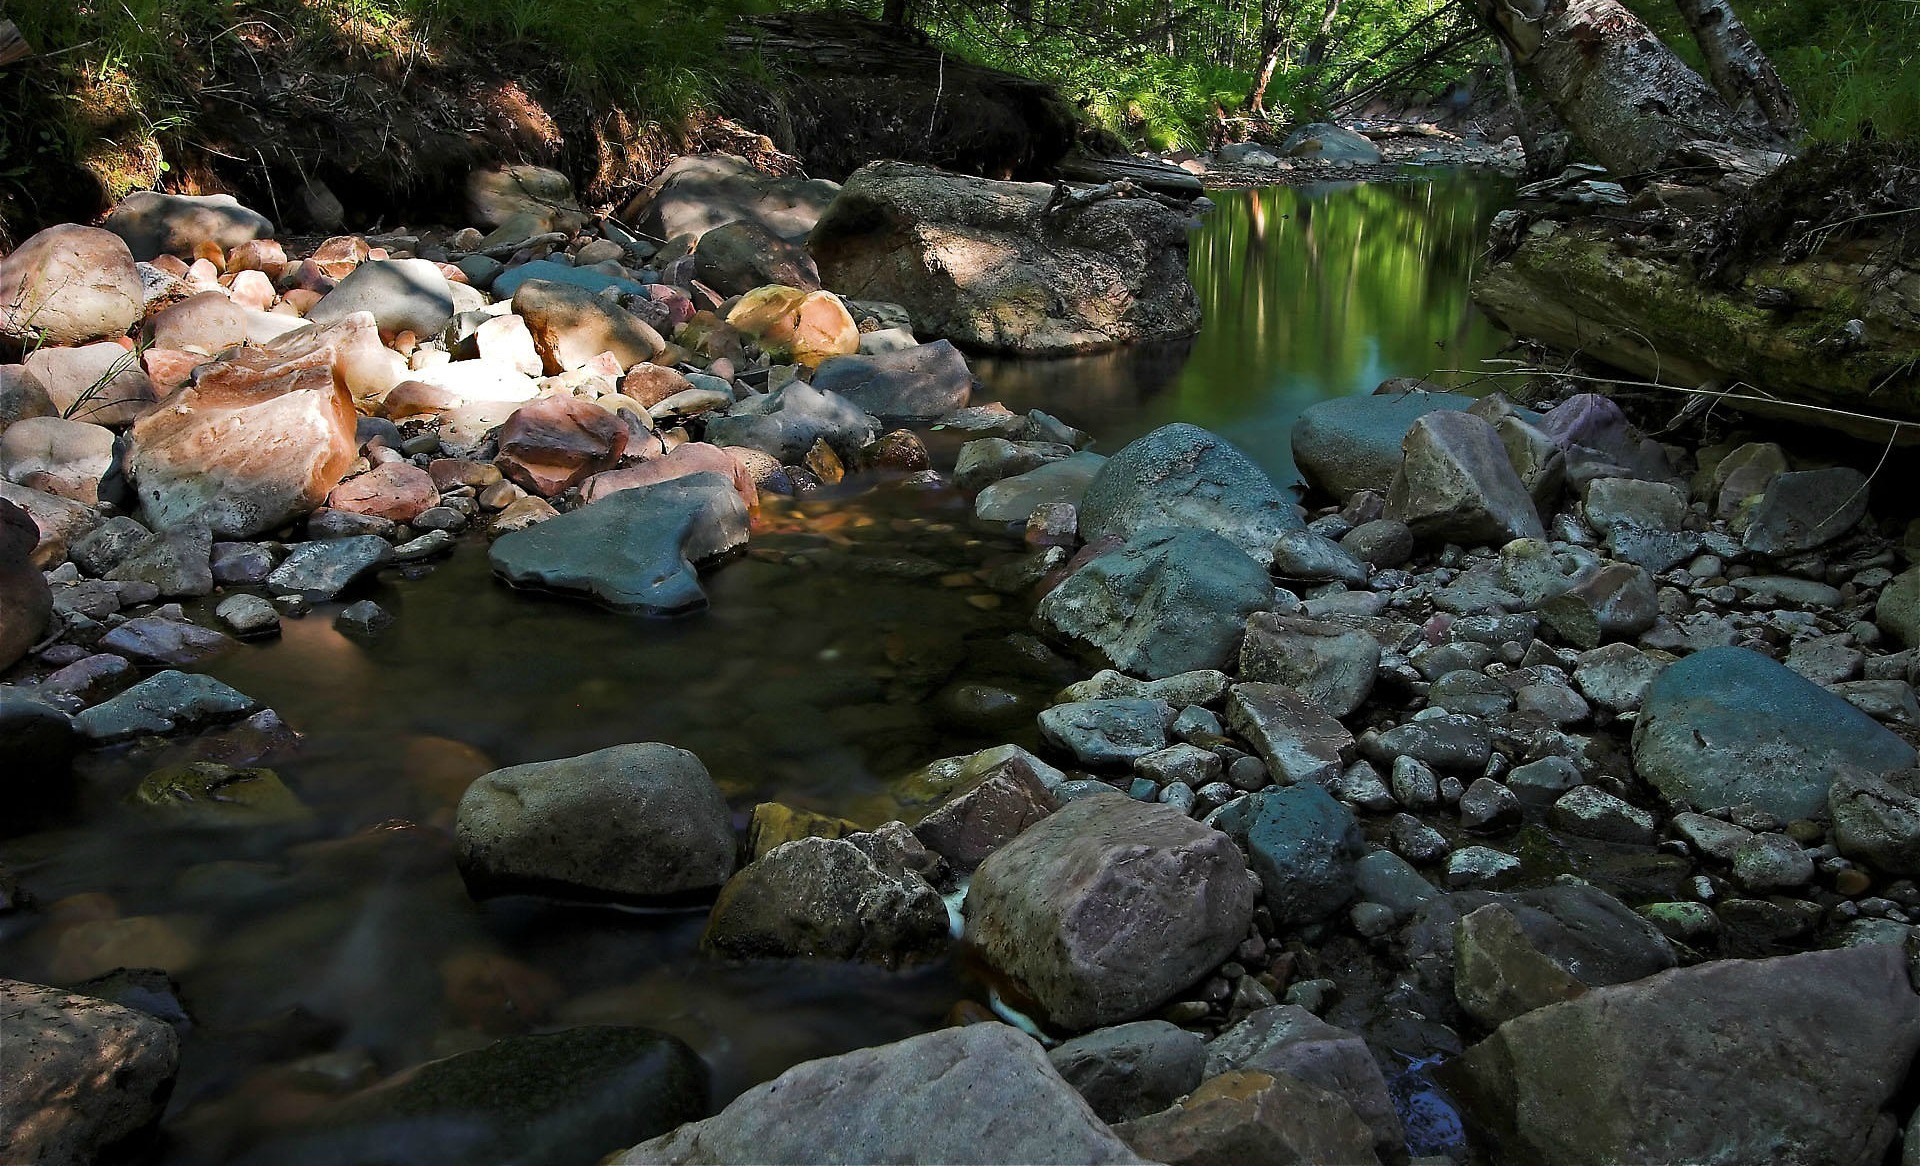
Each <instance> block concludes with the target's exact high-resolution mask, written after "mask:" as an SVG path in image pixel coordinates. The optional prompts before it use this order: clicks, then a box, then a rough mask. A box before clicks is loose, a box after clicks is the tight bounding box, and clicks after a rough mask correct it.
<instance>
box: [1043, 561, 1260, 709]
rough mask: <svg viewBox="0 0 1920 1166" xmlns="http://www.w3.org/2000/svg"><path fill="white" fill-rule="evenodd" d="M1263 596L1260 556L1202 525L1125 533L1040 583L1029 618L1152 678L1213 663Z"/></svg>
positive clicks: (1224, 656) (1222, 660)
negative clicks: (1107, 548) (1054, 581)
mask: <svg viewBox="0 0 1920 1166" xmlns="http://www.w3.org/2000/svg"><path fill="white" fill-rule="evenodd" d="M1272 604H1273V584H1272V583H1270V582H1269V581H1268V580H1267V573H1266V570H1265V569H1264V568H1262V567H1261V566H1260V564H1258V563H1256V562H1254V561H1253V560H1252V559H1250V558H1248V557H1247V556H1246V555H1245V554H1243V553H1242V552H1241V550H1240V548H1239V547H1238V546H1236V545H1234V544H1233V543H1231V542H1229V541H1227V540H1226V539H1224V538H1221V537H1220V536H1219V535H1217V534H1214V533H1213V532H1211V531H1207V530H1193V529H1186V530H1182V529H1172V528H1158V529H1147V530H1143V531H1139V532H1137V533H1135V534H1134V535H1133V536H1132V537H1131V538H1130V540H1129V541H1128V543H1127V544H1126V545H1125V546H1123V547H1121V548H1119V549H1118V550H1115V551H1111V552H1109V553H1107V554H1104V555H1101V556H1099V557H1098V558H1095V559H1094V560H1092V561H1091V562H1089V563H1087V564H1086V565H1085V566H1083V567H1081V568H1080V569H1079V570H1078V571H1075V572H1074V573H1073V574H1072V575H1070V576H1068V578H1067V580H1066V581H1065V582H1064V583H1062V584H1060V586H1058V587H1056V588H1054V589H1053V590H1052V591H1050V592H1048V593H1047V595H1046V597H1045V598H1044V599H1042V600H1041V601H1040V604H1039V606H1038V607H1037V608H1035V609H1034V615H1033V622H1034V626H1035V627H1036V628H1038V629H1040V630H1041V631H1044V632H1047V633H1049V634H1052V635H1056V636H1059V637H1061V638H1062V639H1065V640H1067V641H1069V642H1071V643H1073V644H1075V645H1076V646H1079V647H1081V648H1083V649H1085V650H1088V651H1090V652H1092V653H1095V654H1097V655H1098V656H1099V657H1100V659H1101V660H1102V661H1104V662H1105V663H1107V664H1110V665H1111V666H1113V667H1114V668H1117V669H1120V670H1121V671H1124V672H1131V673H1133V674H1135V675H1137V676H1142V677H1146V678H1147V679H1160V678H1162V677H1167V676H1175V675H1178V674H1180V673H1183V672H1193V671H1196V670H1199V669H1204V668H1218V667H1220V666H1221V665H1222V664H1224V663H1226V659H1227V656H1228V654H1229V653H1230V652H1232V650H1233V645H1234V643H1235V641H1236V640H1238V639H1239V637H1240V629H1241V628H1242V626H1243V625H1244V624H1245V622H1246V619H1247V617H1248V616H1249V615H1250V614H1252V613H1253V612H1256V611H1260V610H1263V609H1265V608H1267V607H1270V606H1271V605H1272Z"/></svg>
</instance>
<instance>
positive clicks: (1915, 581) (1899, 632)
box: [1873, 567, 1920, 648]
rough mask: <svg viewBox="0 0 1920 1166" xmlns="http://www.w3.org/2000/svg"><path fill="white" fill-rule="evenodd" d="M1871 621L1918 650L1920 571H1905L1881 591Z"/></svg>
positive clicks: (1915, 568) (1916, 569)
mask: <svg viewBox="0 0 1920 1166" xmlns="http://www.w3.org/2000/svg"><path fill="white" fill-rule="evenodd" d="M1873 619H1874V623H1875V624H1876V625H1878V627H1879V628H1880V630H1881V631H1883V632H1885V633H1887V634H1888V635H1890V636H1892V637H1893V638H1894V639H1895V640H1897V641H1898V642H1900V643H1902V644H1905V645H1906V646H1907V647H1909V648H1920V567H1909V568H1907V569H1906V570H1905V571H1902V572H1901V573H1900V574H1898V575H1895V576H1894V577H1893V580H1892V581H1891V582H1889V583H1888V584H1887V585H1886V586H1885V587H1883V588H1881V589H1880V602H1879V603H1878V604H1876V605H1875V606H1874V609H1873Z"/></svg>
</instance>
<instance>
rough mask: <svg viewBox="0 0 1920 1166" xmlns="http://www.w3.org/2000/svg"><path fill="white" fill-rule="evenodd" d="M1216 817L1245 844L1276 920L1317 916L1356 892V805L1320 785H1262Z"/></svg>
mask: <svg viewBox="0 0 1920 1166" xmlns="http://www.w3.org/2000/svg"><path fill="white" fill-rule="evenodd" d="M1213 824H1214V825H1215V826H1216V827H1217V828H1219V829H1220V830H1223V831H1225V832H1226V834H1227V836H1228V837H1230V838H1232V839H1233V840H1234V841H1235V842H1237V843H1239V844H1240V849H1241V850H1243V851H1245V852H1246V855H1247V863H1248V865H1249V866H1250V867H1252V869H1253V872H1254V873H1255V874H1257V875H1259V876H1260V881H1261V883H1262V884H1263V885H1264V886H1265V887H1266V904H1267V909H1268V910H1269V911H1271V912H1272V913H1273V919H1274V923H1275V924H1276V925H1279V926H1295V925H1300V924H1306V923H1312V922H1315V921H1317V920H1320V919H1324V918H1326V917H1327V916H1328V915H1331V914H1333V913H1334V912H1335V911H1338V910H1339V909H1340V908H1341V907H1344V906H1346V905H1347V903H1348V902H1349V901H1350V900H1352V898H1353V894H1354V869H1353V864H1354V862H1355V860H1357V859H1358V858H1359V857H1360V854H1361V852H1362V851H1363V850H1364V849H1365V843H1366V839H1365V838H1364V837H1363V836H1362V835H1361V833H1360V824H1359V822H1357V821H1356V820H1355V819H1354V816H1353V812H1352V811H1351V810H1349V809H1347V808H1346V807H1345V806H1343V805H1341V804H1340V803H1339V802H1336V801H1334V800H1333V797H1332V796H1331V795H1330V794H1328V793H1327V791H1326V790H1325V789H1322V788H1321V787H1320V786H1318V785H1310V784H1303V785H1290V786H1281V787H1278V788H1274V789H1267V790H1261V791H1260V792H1258V793H1254V794H1250V795H1248V796H1247V797H1245V798H1243V799H1241V800H1239V801H1236V802H1233V803H1231V804H1229V805H1228V806H1227V808H1226V809H1224V810H1222V811H1221V812H1220V813H1219V814H1218V815H1217V816H1215V818H1214V819H1213Z"/></svg>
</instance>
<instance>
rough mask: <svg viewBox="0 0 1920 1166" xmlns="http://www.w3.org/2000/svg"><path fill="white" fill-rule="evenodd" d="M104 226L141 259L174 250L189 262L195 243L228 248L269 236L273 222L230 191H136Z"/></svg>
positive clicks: (136, 257)
mask: <svg viewBox="0 0 1920 1166" xmlns="http://www.w3.org/2000/svg"><path fill="white" fill-rule="evenodd" d="M106 228H107V230H109V231H112V232H113V233H114V234H116V235H118V236H120V237H121V238H122V239H124V240H126V243H127V249H128V250H130V251H131V252H133V257H134V258H135V259H137V260H140V261H141V262H143V263H144V262H149V261H151V260H153V259H155V258H157V257H159V256H161V255H175V256H179V257H180V258H182V259H185V260H188V261H189V262H191V261H192V260H193V257H194V248H196V247H198V246H199V245H200V244H202V243H212V244H213V245H214V246H216V247H218V248H220V249H221V250H222V251H231V250H232V249H233V248H235V247H238V246H239V245H240V244H242V243H249V242H252V241H253V240H255V239H270V238H272V237H273V221H272V220H271V219H269V218H267V216H265V215H263V214H261V213H259V212H258V211H255V210H252V209H249V208H248V207H244V206H242V205H240V203H239V201H238V200H236V199H235V198H234V197H233V196H232V195H230V194H201V195H192V194H165V193H162V192H160V191H157V190H136V191H134V192H133V193H132V194H129V195H128V196H127V197H125V198H123V199H121V200H120V204H119V205H118V206H116V207H114V208H113V213H112V214H109V215H108V216H107V222H106Z"/></svg>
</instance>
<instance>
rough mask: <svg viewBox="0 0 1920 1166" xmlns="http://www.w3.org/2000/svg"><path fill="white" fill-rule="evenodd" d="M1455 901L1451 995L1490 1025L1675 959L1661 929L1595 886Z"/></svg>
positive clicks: (1464, 895)
mask: <svg viewBox="0 0 1920 1166" xmlns="http://www.w3.org/2000/svg"><path fill="white" fill-rule="evenodd" d="M1452 900H1453V903H1454V905H1455V906H1456V907H1457V909H1458V911H1459V912H1460V919H1459V922H1458V923H1456V924H1455V925H1454V929H1453V965H1454V977H1453V990H1454V998H1455V999H1456V1000H1457V1001H1458V1002H1459V1004H1460V1007H1461V1008H1462V1009H1464V1010H1465V1011H1466V1012H1467V1014H1468V1015H1469V1016H1472V1017H1473V1018H1474V1019H1476V1020H1478V1021H1480V1023H1482V1024H1484V1025H1487V1026H1488V1027H1492V1026H1495V1025H1498V1024H1501V1023H1503V1022H1505V1021H1508V1020H1511V1019H1513V1018H1514V1017H1516V1016H1519V1015H1521V1014H1522V1013H1526V1012H1531V1011H1533V1010H1534V1009H1535V1008H1544V1007H1546V1006H1547V1005H1550V1004H1558V1003H1559V1002H1561V1001H1562V1000H1570V999H1573V998H1574V997H1576V996H1578V995H1580V994H1581V993H1582V992H1584V991H1585V990H1586V989H1588V988H1597V987H1601V986H1602V985H1606V984H1625V983H1629V982H1631V981H1633V980H1640V979H1644V978H1646V977H1647V976H1651V975H1654V974H1656V973H1658V972H1663V971H1665V970H1667V969H1668V968H1671V967H1673V966H1674V965H1675V963H1677V962H1678V961H1677V959H1676V958H1675V956H1674V952H1673V947H1672V945H1671V944H1669V943H1668V942H1667V939H1666V937H1665V936H1663V935H1662V934H1661V933H1660V930H1659V929H1658V928H1656V927H1655V926H1654V925H1653V924H1651V923H1649V922H1648V921H1647V920H1645V919H1643V918H1641V917H1640V916H1639V915H1637V914H1635V913H1634V912H1633V911H1632V910H1631V909H1630V908H1628V907H1627V906H1626V905H1625V904H1624V903H1622V902H1620V901H1619V900H1618V899H1616V898H1614V897H1613V896H1612V895H1609V894H1607V893H1606V892H1605V891H1602V890H1600V889H1599V888H1597V887H1592V886H1586V885H1583V884H1575V885H1564V886H1562V885H1555V886H1550V887H1538V888H1535V889H1533V890H1528V891H1521V892H1519V893H1518V894H1514V895H1495V894H1488V893H1485V892H1476V891H1463V892H1460V893H1459V894H1456V895H1454V896H1452ZM1430 914H1432V913H1430Z"/></svg>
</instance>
